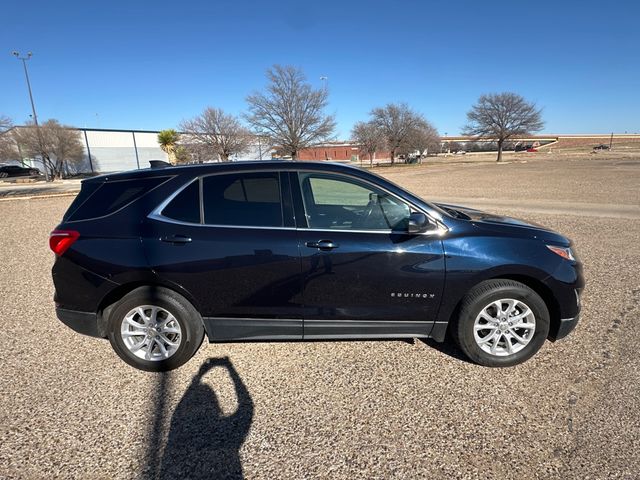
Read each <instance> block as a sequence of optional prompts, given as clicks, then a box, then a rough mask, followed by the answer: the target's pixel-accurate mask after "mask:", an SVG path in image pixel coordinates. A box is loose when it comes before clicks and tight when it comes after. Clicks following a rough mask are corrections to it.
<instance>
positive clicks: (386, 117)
mask: <svg viewBox="0 0 640 480" xmlns="http://www.w3.org/2000/svg"><path fill="white" fill-rule="evenodd" d="M371 123H372V124H373V125H375V126H376V127H377V128H378V129H379V130H380V131H381V132H382V135H383V137H384V139H385V142H386V144H387V147H388V148H389V152H390V153H391V163H394V162H395V157H396V154H397V153H401V152H406V151H407V149H408V148H409V147H410V145H408V144H409V143H410V142H409V141H410V139H411V138H412V137H414V138H416V132H420V131H422V130H424V131H431V130H433V131H435V128H434V127H433V126H432V125H431V124H430V123H429V122H427V120H425V118H424V117H423V116H422V115H421V114H419V113H417V112H415V111H413V110H412V109H410V108H409V106H408V105H407V104H406V103H389V104H387V105H386V106H384V107H379V108H374V109H373V110H371ZM436 135H437V133H436Z"/></svg>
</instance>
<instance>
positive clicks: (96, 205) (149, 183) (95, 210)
mask: <svg viewBox="0 0 640 480" xmlns="http://www.w3.org/2000/svg"><path fill="white" fill-rule="evenodd" d="M165 180H167V178H166V177H153V178H142V179H133V180H120V181H112V182H105V183H102V184H98V185H99V186H98V188H96V189H95V190H94V191H93V193H92V194H90V195H89V197H88V198H87V199H86V200H85V201H84V203H82V204H81V205H80V206H79V207H78V208H77V209H76V211H75V212H73V213H72V214H71V216H70V218H69V221H75V220H86V219H88V218H96V217H103V216H105V215H109V214H111V213H113V212H115V211H117V210H120V209H121V208H122V207H124V206H125V205H127V204H129V203H131V202H133V201H134V200H137V199H138V198H140V197H141V196H142V195H144V194H145V193H147V192H148V191H149V190H151V189H153V188H155V187H157V186H158V185H160V184H161V183H162V182H164V181H165ZM90 185H91V184H88V185H86V186H84V185H83V187H82V189H83V190H84V189H85V188H87V189H88V190H89V189H91V188H95V187H93V185H91V186H90ZM74 203H75V202H74ZM72 206H73V205H72Z"/></svg>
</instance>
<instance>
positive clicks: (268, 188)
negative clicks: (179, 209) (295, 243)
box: [202, 172, 282, 227]
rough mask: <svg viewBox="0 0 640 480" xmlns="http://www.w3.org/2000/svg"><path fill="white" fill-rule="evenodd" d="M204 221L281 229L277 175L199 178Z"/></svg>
mask: <svg viewBox="0 0 640 480" xmlns="http://www.w3.org/2000/svg"><path fill="white" fill-rule="evenodd" d="M202 191H203V203H204V221H205V223H207V224H211V225H245V226H257V227H280V226H282V204H281V201H280V182H279V180H278V173H276V172H273V173H272V172H266V173H244V174H232V175H212V176H208V177H204V178H203V184H202Z"/></svg>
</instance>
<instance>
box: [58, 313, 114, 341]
mask: <svg viewBox="0 0 640 480" xmlns="http://www.w3.org/2000/svg"><path fill="white" fill-rule="evenodd" d="M56 315H57V316H58V319H59V320H60V321H61V322H62V323H64V324H65V325H66V326H67V327H69V328H71V329H72V330H75V331H76V332H78V333H82V334H83V335H89V336H90V337H97V338H104V337H105V335H104V332H102V331H101V329H100V328H99V324H98V316H97V315H96V314H95V313H91V312H78V311H76V310H67V309H65V308H56Z"/></svg>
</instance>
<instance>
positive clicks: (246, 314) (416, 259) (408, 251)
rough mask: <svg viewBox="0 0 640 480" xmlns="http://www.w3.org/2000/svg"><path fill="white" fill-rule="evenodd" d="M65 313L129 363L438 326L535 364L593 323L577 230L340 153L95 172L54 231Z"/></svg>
mask: <svg viewBox="0 0 640 480" xmlns="http://www.w3.org/2000/svg"><path fill="white" fill-rule="evenodd" d="M49 242H50V247H51V249H52V250H53V252H54V253H55V255H56V257H55V264H54V266H53V272H52V273H53V282H54V285H55V304H56V312H57V316H58V318H59V319H60V320H61V321H62V322H64V323H65V324H66V325H68V326H69V327H71V328H72V329H74V330H76V331H77V332H80V333H83V334H87V335H92V336H95V337H100V338H108V339H109V341H110V342H111V345H112V346H113V349H114V350H115V352H116V353H117V354H118V355H119V356H120V357H121V358H122V359H123V360H124V361H125V362H127V363H128V364H130V365H132V366H134V367H136V368H139V369H142V370H150V371H162V370H170V369H173V368H177V367H179V366H181V365H183V364H184V363H185V362H187V361H188V360H189V359H190V358H191V357H192V356H193V355H194V354H195V352H196V350H198V348H199V347H200V345H201V343H202V340H203V338H204V336H205V334H206V336H207V337H208V339H209V341H211V342H237V341H256V340H271V341H273V340H275V341H281V340H316V339H336V340H341V339H373V338H414V337H416V338H433V339H435V340H436V341H443V340H444V339H445V334H446V333H447V332H449V333H450V335H451V337H452V338H453V339H454V340H455V341H456V342H457V344H458V345H459V347H460V349H461V350H462V351H463V352H464V353H465V354H466V355H467V356H468V357H469V359H471V360H472V361H474V362H477V363H479V364H481V365H486V366H492V367H506V366H511V365H516V364H518V363H521V362H523V361H525V360H527V359H528V358H530V357H531V356H532V355H534V354H535V353H536V352H537V351H538V350H539V349H540V347H541V346H542V344H543V343H544V341H545V339H547V338H548V339H550V340H556V339H559V338H562V337H564V336H566V335H567V334H568V333H569V332H571V331H572V330H573V328H574V327H575V325H576V323H577V322H578V318H579V313H580V294H581V291H582V289H583V287H584V280H583V276H582V266H581V263H580V262H579V261H578V260H577V259H576V257H575V253H574V252H573V250H572V248H571V242H570V241H569V240H568V239H567V238H565V237H564V236H562V235H559V234H558V233H556V232H553V231H551V230H549V229H547V228H544V227H542V226H539V225H532V224H530V223H526V222H523V221H520V220H516V219H513V218H507V217H502V216H497V215H492V214H489V213H485V212H481V211H478V210H473V209H470V208H463V207H459V206H452V205H445V204H439V203H431V202H426V201H425V200H423V199H421V198H419V197H417V196H415V195H413V194H411V193H409V192H407V191H406V190H404V189H402V188H400V187H399V186H397V185H394V184H393V183H391V182H389V181H388V180H386V179H384V178H381V177H379V176H377V175H374V174H372V173H370V172H367V171H364V170H361V169H358V168H355V167H350V166H346V165H338V164H333V163H327V162H324V163H312V162H290V161H289V162H288V161H270V162H235V163H220V164H208V165H191V166H180V167H168V168H156V169H146V170H138V171H133V172H125V173H118V174H114V175H103V176H100V177H95V178H91V179H88V180H84V181H83V182H82V189H81V191H80V193H79V194H78V196H77V197H76V198H75V200H74V201H73V203H72V204H71V206H70V207H69V209H68V210H67V212H66V213H65V215H64V217H63V220H62V223H60V225H58V227H57V228H56V229H55V230H54V231H53V232H52V233H51V236H50V240H49Z"/></svg>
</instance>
